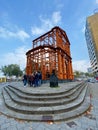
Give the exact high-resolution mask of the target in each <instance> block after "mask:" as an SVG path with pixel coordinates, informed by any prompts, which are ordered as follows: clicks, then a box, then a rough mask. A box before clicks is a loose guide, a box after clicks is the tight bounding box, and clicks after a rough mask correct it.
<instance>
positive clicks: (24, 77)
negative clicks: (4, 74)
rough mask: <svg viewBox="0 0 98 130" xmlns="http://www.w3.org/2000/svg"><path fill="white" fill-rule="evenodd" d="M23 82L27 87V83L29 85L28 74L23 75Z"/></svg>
mask: <svg viewBox="0 0 98 130" xmlns="http://www.w3.org/2000/svg"><path fill="white" fill-rule="evenodd" d="M23 84H24V87H26V85H27V75H26V74H24V76H23Z"/></svg>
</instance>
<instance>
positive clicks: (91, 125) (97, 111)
mask: <svg viewBox="0 0 98 130" xmlns="http://www.w3.org/2000/svg"><path fill="white" fill-rule="evenodd" d="M17 84H18V85H20V83H17ZM17 84H16V83H15V85H16V86H17ZM5 85H6V83H3V84H0V97H1V89H2V87H3V86H5ZM68 85H70V84H69V83H68ZM90 87H91V92H92V97H91V105H92V107H91V108H92V110H91V111H90V112H88V113H87V114H86V115H82V116H81V117H79V118H76V119H73V120H70V121H63V122H59V123H58V122H57V123H54V124H52V123H51V124H49V123H44V122H41V123H36V122H27V121H22V120H18V119H14V118H9V117H7V116H5V115H3V114H2V113H0V130H98V83H90ZM1 102H2V101H1V100H0V103H1Z"/></svg>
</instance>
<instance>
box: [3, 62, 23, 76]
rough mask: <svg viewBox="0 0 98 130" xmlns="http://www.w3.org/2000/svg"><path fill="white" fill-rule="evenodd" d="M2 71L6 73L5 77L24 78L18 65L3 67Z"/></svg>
mask: <svg viewBox="0 0 98 130" xmlns="http://www.w3.org/2000/svg"><path fill="white" fill-rule="evenodd" d="M1 71H2V72H3V73H4V75H5V76H12V75H15V76H16V77H18V76H22V74H23V72H22V71H21V70H20V67H19V65H17V64H11V65H8V66H2V68H1Z"/></svg>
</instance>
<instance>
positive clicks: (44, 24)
mask: <svg viewBox="0 0 98 130" xmlns="http://www.w3.org/2000/svg"><path fill="white" fill-rule="evenodd" d="M39 18H40V21H41V26H40V27H38V26H37V25H36V26H32V28H31V31H32V35H41V34H43V33H45V32H47V31H48V30H50V29H51V28H52V27H53V26H57V25H58V24H60V22H61V14H60V11H57V12H53V14H52V16H51V18H50V19H48V18H47V19H45V18H43V17H42V16H40V17H39Z"/></svg>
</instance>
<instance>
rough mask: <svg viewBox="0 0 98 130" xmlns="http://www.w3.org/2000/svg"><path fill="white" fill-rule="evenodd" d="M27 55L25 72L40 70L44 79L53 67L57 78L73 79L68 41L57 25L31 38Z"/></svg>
mask: <svg viewBox="0 0 98 130" xmlns="http://www.w3.org/2000/svg"><path fill="white" fill-rule="evenodd" d="M32 44H33V46H32V49H31V50H29V51H28V52H27V53H26V55H27V65H26V73H27V75H30V74H32V73H33V72H35V71H41V73H42V79H43V80H46V79H48V78H49V75H51V73H52V70H53V69H55V71H56V74H57V76H58V79H71V80H72V79H73V70H72V58H71V54H70V42H69V40H68V37H67V35H66V33H65V31H64V30H62V29H61V28H59V27H54V28H52V29H51V30H50V31H49V32H47V33H45V34H44V35H42V36H40V37H38V38H36V39H35V40H33V43H32Z"/></svg>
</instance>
